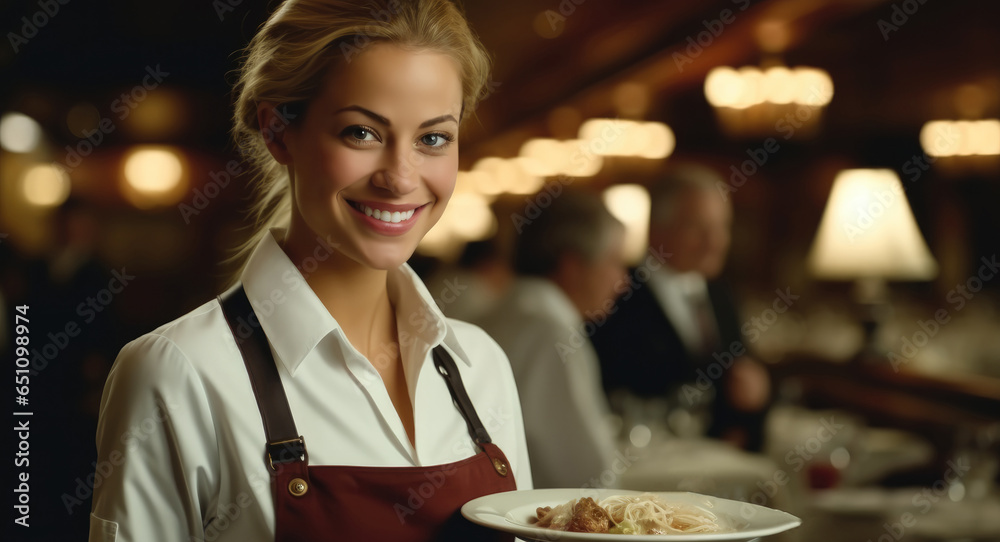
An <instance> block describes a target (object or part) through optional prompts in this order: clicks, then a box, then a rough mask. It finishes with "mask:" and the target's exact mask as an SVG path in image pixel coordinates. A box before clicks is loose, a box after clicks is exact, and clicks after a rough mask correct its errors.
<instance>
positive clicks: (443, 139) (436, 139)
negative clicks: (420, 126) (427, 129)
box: [420, 134, 451, 147]
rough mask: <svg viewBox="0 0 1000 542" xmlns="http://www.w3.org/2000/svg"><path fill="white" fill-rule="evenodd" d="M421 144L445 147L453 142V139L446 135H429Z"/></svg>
mask: <svg viewBox="0 0 1000 542" xmlns="http://www.w3.org/2000/svg"><path fill="white" fill-rule="evenodd" d="M420 142H421V143H423V144H424V145H427V146H428V147H444V146H445V145H447V144H448V143H450V142H451V138H450V137H448V136H447V135H445V134H427V135H425V136H424V137H421V138H420Z"/></svg>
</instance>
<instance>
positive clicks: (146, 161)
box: [122, 146, 187, 209]
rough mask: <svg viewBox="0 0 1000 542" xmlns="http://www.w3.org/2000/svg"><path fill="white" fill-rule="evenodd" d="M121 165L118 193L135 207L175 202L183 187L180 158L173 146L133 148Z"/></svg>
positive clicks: (184, 186) (184, 177) (185, 178)
mask: <svg viewBox="0 0 1000 542" xmlns="http://www.w3.org/2000/svg"><path fill="white" fill-rule="evenodd" d="M123 164H124V165H123V171H122V172H123V180H124V183H123V186H122V188H123V190H122V191H123V193H124V195H125V197H126V198H128V200H129V201H131V202H132V203H133V204H134V205H135V206H137V207H139V208H142V209H145V208H149V207H155V206H158V205H172V204H174V203H177V201H179V200H180V198H181V197H182V196H183V194H184V190H185V188H186V187H187V174H186V171H185V160H184V156H183V154H181V152H180V151H179V150H178V149H175V148H173V147H165V146H141V147H135V148H133V149H132V150H130V151H129V152H128V153H127V154H126V155H125V158H124V160H123Z"/></svg>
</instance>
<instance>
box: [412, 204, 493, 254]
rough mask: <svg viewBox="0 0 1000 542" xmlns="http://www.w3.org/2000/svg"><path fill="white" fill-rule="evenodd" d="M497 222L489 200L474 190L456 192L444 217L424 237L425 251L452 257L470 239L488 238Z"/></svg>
mask: <svg viewBox="0 0 1000 542" xmlns="http://www.w3.org/2000/svg"><path fill="white" fill-rule="evenodd" d="M496 228H497V224H496V218H495V217H494V216H493V212H492V211H491V210H490V202H489V200H488V199H487V198H486V197H485V196H483V195H482V194H479V193H477V192H474V191H466V190H463V191H462V192H456V193H455V194H454V195H453V196H452V197H451V201H449V202H448V207H447V208H445V211H444V214H443V215H441V219H440V220H438V223H437V224H435V225H434V227H433V228H431V229H430V231H428V232H427V235H425V236H424V237H423V239H421V240H420V244H419V245H418V249H419V250H420V253H421V254H425V255H428V256H435V257H438V258H444V259H448V258H450V257H452V256H454V255H455V254H457V253H458V251H459V250H460V249H461V247H462V245H463V244H465V243H466V242H467V241H478V240H481V239H486V238H487V237H489V236H490V235H493V233H494V232H495V231H496Z"/></svg>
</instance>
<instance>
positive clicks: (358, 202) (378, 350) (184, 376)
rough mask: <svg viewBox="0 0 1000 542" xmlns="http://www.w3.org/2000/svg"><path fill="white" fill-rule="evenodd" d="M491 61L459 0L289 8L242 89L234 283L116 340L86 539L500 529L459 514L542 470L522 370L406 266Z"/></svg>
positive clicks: (411, 535)
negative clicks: (517, 377) (533, 467)
mask: <svg viewBox="0 0 1000 542" xmlns="http://www.w3.org/2000/svg"><path fill="white" fill-rule="evenodd" d="M487 68H488V61H487V57H486V55H485V53H484V52H483V51H482V49H481V46H480V45H479V42H478V41H477V40H476V39H475V37H474V36H473V34H472V33H471V31H470V30H469V28H468V25H467V24H466V22H465V20H464V18H463V16H462V15H461V13H460V12H459V11H458V10H457V9H456V7H455V6H454V5H453V4H451V3H450V2H448V1H446V0H428V1H396V0H393V1H390V2H389V3H387V4H384V5H380V4H370V5H364V4H358V3H354V2H338V1H318V0H310V1H295V0H290V1H287V2H285V3H283V4H282V5H281V6H279V7H278V9H277V10H276V11H275V13H274V14H273V15H272V16H271V18H270V19H269V20H268V21H267V22H266V23H265V24H264V26H263V27H262V28H261V30H260V32H259V33H258V34H257V36H256V37H255V38H254V39H253V41H252V42H251V43H250V45H249V47H248V49H247V54H246V57H245V61H244V65H243V69H242V74H241V78H240V81H239V84H238V86H237V89H236V90H237V102H236V115H235V130H234V133H235V137H236V139H237V141H238V143H239V144H240V146H241V148H242V149H243V150H244V152H245V155H246V156H247V158H248V159H249V160H250V161H251V162H252V163H253V164H254V166H255V168H256V171H257V173H258V175H257V178H256V182H257V185H256V187H257V194H258V203H257V205H256V207H255V218H256V224H257V226H258V231H257V234H256V235H254V236H253V239H252V240H251V242H250V244H249V245H247V247H246V250H245V252H244V257H245V264H244V266H243V269H242V272H241V274H240V277H239V280H238V281H237V283H236V284H235V285H234V286H233V287H232V288H230V289H229V290H228V291H227V292H225V293H223V294H222V295H221V296H220V297H219V299H217V300H212V301H209V302H208V303H205V304H204V305H202V306H201V307H199V308H197V309H195V310H194V311H192V312H191V313H189V314H187V315H184V316H182V317H181V318H179V319H177V320H175V321H173V322H170V323H168V324H166V325H164V326H162V327H160V328H158V329H156V330H154V331H152V332H151V333H148V334H146V335H144V336H142V337H140V338H138V339H136V340H135V341H133V342H131V343H129V344H128V345H127V346H126V347H125V348H124V349H123V350H122V352H121V354H120V355H119V357H118V359H117V360H116V362H115V366H114V368H113V369H112V372H111V375H110V376H109V378H108V382H107V384H106V387H105V391H104V397H103V400H102V405H101V419H100V423H99V427H98V434H97V441H98V454H99V464H102V465H103V464H108V465H112V466H113V468H111V469H108V470H107V471H105V473H102V479H101V483H100V484H99V485H98V484H95V485H96V487H95V496H94V506H93V514H92V516H91V533H90V540H91V541H95V542H96V541H114V540H118V541H143V542H147V541H156V540H164V541H166V540H170V541H177V540H199V541H200V540H212V541H229V540H238V541H240V542H254V541H265V540H278V541H291V540H334V539H336V540H393V541H409V540H413V541H418V540H419V541H423V540H487V539H490V538H491V537H495V536H496V535H494V534H492V533H485V532H477V531H476V530H475V529H477V528H476V527H474V526H472V524H471V523H468V522H466V521H465V520H464V519H462V518H461V516H460V514H459V512H458V510H459V508H460V507H461V505H462V504H464V503H465V502H467V501H469V500H471V499H473V498H475V497H479V496H482V495H486V494H490V493H495V492H499V491H507V490H513V489H515V488H520V489H530V488H531V476H530V467H529V465H528V456H527V452H526V449H525V442H524V429H523V423H522V419H521V412H520V407H519V402H518V397H517V392H516V389H515V386H514V381H513V377H512V375H511V370H510V366H509V363H508V361H507V359H506V357H505V356H504V354H503V352H502V351H501V350H500V348H499V347H498V346H497V345H496V344H495V343H494V342H493V341H492V340H491V339H490V338H489V337H488V336H487V335H486V334H485V333H484V332H482V331H481V330H480V329H479V328H477V327H474V326H472V325H469V324H465V323H462V322H458V321H454V320H449V319H446V318H445V317H444V316H443V315H442V314H441V312H440V310H439V309H438V307H437V306H436V305H435V303H434V301H433V299H432V297H431V296H430V295H429V293H428V292H427V290H426V289H425V288H424V286H423V284H422V283H421V282H420V281H419V279H418V278H417V277H416V275H415V274H414V273H413V271H412V270H411V269H410V268H409V267H408V266H407V265H406V263H405V262H406V260H407V259H408V258H409V257H410V256H411V255H412V254H413V251H414V250H415V249H416V246H417V243H418V242H419V241H420V239H421V238H422V237H423V236H424V235H425V234H426V233H427V231H428V230H430V228H431V227H432V226H433V225H434V224H435V222H437V220H438V219H439V218H440V217H441V214H442V213H443V211H444V208H445V206H446V205H447V203H448V200H449V198H450V196H451V193H452V191H453V189H454V186H455V179H456V175H457V170H458V137H459V128H460V125H461V121H462V120H463V117H466V116H468V114H469V113H470V112H471V111H472V110H473V109H474V108H475V105H476V102H477V100H478V99H479V97H480V95H481V93H482V92H483V89H484V86H485V82H486V76H487ZM487 412H489V413H491V417H490V418H486V417H480V415H479V414H481V413H487ZM484 420H485V421H486V423H484ZM507 454H509V455H507Z"/></svg>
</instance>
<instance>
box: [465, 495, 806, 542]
mask: <svg viewBox="0 0 1000 542" xmlns="http://www.w3.org/2000/svg"><path fill="white" fill-rule="evenodd" d="M642 493H643V492H642V491H629V490H624V489H579V488H577V489H534V490H528V491H508V492H505V493H494V494H492V495H486V496H484V497H479V498H478V499H474V500H471V501H469V502H467V503H465V506H463V507H462V515H463V516H465V517H466V518H468V519H469V521H471V522H473V523H478V524H479V525H483V526H485V527H489V528H491V529H496V530H499V531H504V532H508V533H511V534H513V535H515V536H518V537H520V538H523V539H526V540H590V541H600V540H605V541H615V542H625V541H627V540H642V541H643V542H646V541H649V542H652V541H669V542H682V541H709V540H727V541H732V542H737V541H740V540H752V539H754V538H757V537H759V536H767V535H771V534H775V533H780V532H782V531H787V530H788V529H792V528H794V527H798V526H799V524H800V523H802V522H801V520H799V518H797V517H795V516H793V515H791V514H788V513H786V512H782V511H780V510H773V509H771V508H766V507H763V506H758V505H756V504H750V503H744V502H739V501H731V500H729V499H720V498H717V497H710V496H707V495H699V494H697V493H682V492H667V493H656V495H658V496H660V497H661V498H662V499H664V500H666V501H667V502H677V503H684V504H693V505H696V506H700V507H702V508H705V509H707V510H710V511H712V512H713V513H714V514H715V515H717V516H719V517H720V518H722V519H723V521H726V522H728V523H729V526H730V528H731V529H732V530H731V531H729V532H725V533H708V534H651V535H623V534H598V533H569V532H562V531H553V530H550V529H542V528H539V527H535V526H534V525H532V523H533V518H535V517H537V516H536V514H535V509H536V508H538V507H540V506H557V505H560V504H563V503H566V502H568V501H570V500H572V499H579V498H583V497H591V498H593V499H594V500H595V501H598V502H600V501H601V500H603V499H606V498H608V497H610V496H613V495H641V494H642Z"/></svg>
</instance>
